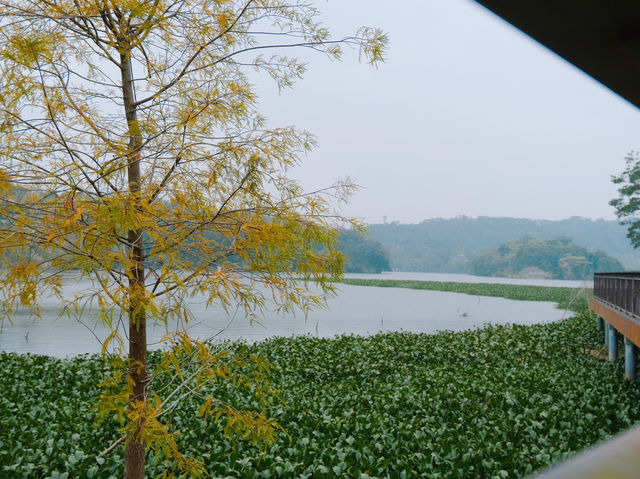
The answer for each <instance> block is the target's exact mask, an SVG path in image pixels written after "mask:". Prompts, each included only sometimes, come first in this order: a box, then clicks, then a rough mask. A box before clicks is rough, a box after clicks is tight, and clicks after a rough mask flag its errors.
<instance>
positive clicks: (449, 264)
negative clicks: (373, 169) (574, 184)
mask: <svg viewBox="0 0 640 479" xmlns="http://www.w3.org/2000/svg"><path fill="white" fill-rule="evenodd" d="M367 229H368V231H369V235H370V237H371V239H373V240H376V241H379V242H380V243H382V245H383V246H384V248H385V249H386V250H387V252H388V253H389V261H390V262H391V267H392V268H393V270H394V271H430V272H447V273H468V272H469V271H470V262H471V260H472V259H473V258H474V257H476V256H478V255H479V254H482V253H483V252H485V251H486V250H488V249H491V248H498V247H499V246H500V245H502V244H504V243H508V242H510V241H515V240H518V239H521V238H522V237H523V236H531V237H547V238H555V237H558V236H568V237H571V238H572V239H573V241H575V242H576V243H577V244H578V245H580V246H582V247H585V248H587V249H590V250H603V251H605V252H606V253H607V254H609V255H611V256H613V257H615V258H617V259H619V260H621V261H622V262H623V264H624V265H625V267H626V268H627V269H633V268H640V258H638V255H637V253H636V252H635V251H634V250H633V248H632V247H631V245H630V244H629V240H628V239H627V238H626V236H625V235H626V230H625V228H624V227H623V226H621V225H620V224H618V222H617V221H605V220H602V219H600V220H590V219H587V218H579V217H573V218H569V219H566V220H562V221H548V220H532V219H524V218H488V217H482V216H481V217H479V218H469V217H466V216H461V217H458V218H451V219H443V218H434V219H429V220H425V221H423V222H421V223H419V224H399V223H395V222H394V223H390V224H374V225H369V226H368V227H367Z"/></svg>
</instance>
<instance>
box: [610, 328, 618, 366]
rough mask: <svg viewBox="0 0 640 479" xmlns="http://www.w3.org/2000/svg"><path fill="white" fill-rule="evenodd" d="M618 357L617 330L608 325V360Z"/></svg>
mask: <svg viewBox="0 0 640 479" xmlns="http://www.w3.org/2000/svg"><path fill="white" fill-rule="evenodd" d="M617 357H618V331H616V328H614V327H613V326H611V325H609V361H615V359H616V358H617Z"/></svg>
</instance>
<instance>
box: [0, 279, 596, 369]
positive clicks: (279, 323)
mask: <svg viewBox="0 0 640 479" xmlns="http://www.w3.org/2000/svg"><path fill="white" fill-rule="evenodd" d="M349 276H350V277H373V278H385V279H423V280H425V281H460V282H471V281H474V280H473V279H469V278H477V277H472V276H466V275H449V274H442V275H441V274H432V273H390V274H383V275H349ZM479 279H481V280H483V281H482V282H489V280H496V281H492V282H504V281H507V282H509V283H511V284H531V283H520V282H518V283H512V282H513V281H525V280H510V279H507V280H503V281H497V280H498V278H479ZM572 283H573V282H572ZM535 284H540V281H537V282H535ZM544 285H545V286H574V287H580V286H584V284H583V283H582V282H576V284H567V282H566V281H559V282H556V281H552V282H550V281H549V280H544ZM80 286H81V285H70V286H69V290H68V291H69V294H73V291H74V290H75V289H78V288H79V287H80ZM339 290H340V292H339V294H338V296H336V297H334V298H332V299H330V300H329V302H328V308H327V309H325V310H317V311H313V312H312V313H311V314H310V315H309V317H308V318H305V317H304V316H303V315H302V314H300V315H284V316H283V315H281V314H280V315H278V314H275V313H271V314H266V315H265V316H264V317H263V318H261V320H260V322H261V324H256V323H255V322H254V323H253V325H252V324H251V323H250V322H249V320H247V319H246V318H244V316H243V315H241V314H236V315H233V314H227V313H225V312H224V310H222V309H221V308H210V309H208V310H206V309H205V308H204V305H203V304H201V303H200V302H199V301H198V298H195V299H194V301H193V303H192V309H193V312H194V315H195V317H196V318H198V322H197V323H192V324H190V325H189V333H190V334H191V335H192V336H197V337H199V338H200V339H207V338H214V339H215V340H223V339H224V340H227V339H231V340H239V339H242V340H247V341H258V340H261V339H265V338H267V337H271V336H291V335H304V334H308V335H313V336H319V337H332V336H335V335H338V334H358V335H369V334H375V333H377V332H380V331H401V330H403V331H411V332H416V333H433V332H436V331H439V330H445V329H448V330H454V331H460V330H464V329H469V328H473V327H477V326H481V325H483V324H485V323H492V324H505V323H517V324H533V323H545V322H550V321H557V320H559V319H562V318H564V317H567V315H569V314H571V313H570V312H567V311H563V310H558V309H556V308H555V304H553V303H547V302H532V301H512V300H507V299H502V298H489V297H480V296H469V295H465V294H457V293H445V292H439V291H419V290H410V289H401V288H375V287H362V286H349V285H340V286H339ZM43 311H44V312H43V319H42V320H38V321H33V320H31V319H29V318H28V317H27V316H25V315H16V316H15V317H14V318H13V324H4V325H3V327H2V330H0V350H2V351H14V352H19V353H26V352H31V353H35V354H46V355H51V356H57V357H66V356H73V355H77V354H82V353H95V352H99V351H100V348H101V341H102V340H104V339H105V338H106V336H107V334H108V331H107V330H106V328H104V327H103V326H102V325H101V324H99V322H98V321H97V319H96V318H95V316H93V315H92V314H91V313H90V312H88V313H87V314H86V315H85V317H84V319H83V322H82V323H80V322H78V321H75V320H70V319H68V318H66V317H62V318H59V319H57V316H58V313H59V310H57V309H56V305H55V303H54V302H53V301H51V302H50V303H48V304H47V302H46V301H45V302H44V304H43ZM181 327H184V325H182V324H180V325H176V324H173V325H170V327H169V328H167V327H165V326H156V327H153V326H151V327H149V330H148V335H149V342H150V343H156V344H157V341H159V339H160V338H161V337H162V336H164V335H165V334H166V333H167V332H169V331H171V330H176V329H177V328H181Z"/></svg>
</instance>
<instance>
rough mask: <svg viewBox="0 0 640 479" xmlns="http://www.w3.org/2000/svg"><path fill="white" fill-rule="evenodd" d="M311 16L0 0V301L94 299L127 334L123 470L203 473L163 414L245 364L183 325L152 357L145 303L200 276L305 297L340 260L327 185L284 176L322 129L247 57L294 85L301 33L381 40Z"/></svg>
mask: <svg viewBox="0 0 640 479" xmlns="http://www.w3.org/2000/svg"><path fill="white" fill-rule="evenodd" d="M317 15H318V11H317V10H316V9H315V8H314V7H313V6H312V5H311V4H307V3H303V2H298V1H293V2H288V1H284V0H242V1H241V0H237V1H234V0H0V25H1V28H0V38H1V40H2V41H1V45H0V114H1V118H0V122H1V123H0V135H1V137H2V143H1V144H0V161H1V163H0V165H1V166H0V167H1V169H0V189H1V190H2V193H3V195H2V199H1V200H0V201H1V203H0V215H1V217H2V220H1V223H0V228H1V229H2V231H0V254H1V255H2V262H3V263H2V266H3V269H2V271H1V274H2V277H1V280H0V281H1V283H0V284H1V290H0V292H1V295H2V297H1V300H2V312H3V314H4V317H10V316H11V314H12V313H13V311H14V310H15V309H16V308H17V307H28V308H31V310H32V311H33V313H34V314H35V315H38V314H39V309H38V301H39V299H40V298H41V297H42V296H43V295H51V294H53V295H56V296H57V297H58V298H59V300H60V302H61V304H62V305H63V306H64V308H65V311H68V312H74V313H76V314H77V315H78V316H80V315H81V314H82V311H84V308H85V307H87V306H90V307H94V308H97V309H98V310H99V316H100V318H101V320H102V322H103V323H104V324H106V325H108V326H109V327H110V328H111V330H112V334H111V335H110V336H109V337H108V338H107V340H106V341H105V343H104V345H103V351H108V350H109V347H110V345H113V344H118V343H119V342H122V343H124V342H126V343H127V345H128V360H127V362H126V367H125V371H126V376H127V377H128V381H127V388H128V389H127V392H126V393H125V396H126V398H127V400H126V401H124V403H125V404H126V408H127V410H126V421H125V425H124V427H123V436H122V438H121V439H122V440H124V441H125V442H126V447H125V472H124V475H125V477H126V478H140V477H143V476H144V467H145V451H146V449H147V448H152V449H154V450H155V451H156V452H157V453H158V454H165V455H168V456H171V457H173V458H174V459H175V460H176V461H177V463H178V465H179V467H180V469H181V470H182V472H183V473H186V474H188V475H194V474H198V473H201V472H202V465H201V464H200V463H198V462H197V461H193V460H187V459H186V458H183V457H182V456H181V455H180V454H179V452H178V451H177V448H176V446H175V439H174V437H173V435H172V432H171V431H169V430H168V428H167V427H166V426H165V425H163V424H162V423H161V422H160V415H162V414H165V413H167V412H168V409H170V405H171V404H174V402H172V401H174V400H175V399H176V398H179V397H181V395H182V394H183V392H184V391H185V390H186V389H188V387H191V388H192V389H194V388H195V389H197V390H203V391H204V390H206V385H207V384H208V382H209V381H212V380H215V379H217V378H221V377H228V378H231V379H233V380H234V381H236V382H240V383H242V380H238V375H237V373H235V372H233V371H231V368H232V366H233V364H234V363H233V362H232V361H231V362H225V360H224V358H223V356H221V355H214V354H213V353H212V352H211V351H210V350H209V349H208V348H207V347H206V346H205V345H204V344H201V343H198V342H196V341H194V340H192V339H190V338H188V336H187V335H186V334H185V333H184V332H176V333H175V334H174V335H173V336H171V337H168V338H167V340H168V341H169V342H171V343H172V344H173V345H174V347H173V349H172V352H171V353H170V354H169V355H168V356H167V357H166V359H165V360H163V361H162V362H161V363H160V364H159V365H158V367H157V368H155V369H154V370H150V369H149V365H148V364H147V348H148V344H147V338H146V329H147V323H148V322H149V321H155V322H159V323H164V324H171V322H172V321H176V320H183V319H184V320H186V321H187V322H188V321H189V320H190V319H192V318H191V315H190V312H189V306H188V299H189V297H190V296H191V295H193V294H196V293H197V294H203V295H205V296H206V301H207V303H208V304H213V303H221V304H223V305H226V306H229V305H231V304H232V303H234V302H237V303H238V304H240V305H241V306H242V307H243V308H244V310H245V312H246V313H247V314H248V315H251V314H255V313H256V312H257V311H259V310H260V309H261V308H263V307H265V305H266V304H267V298H271V297H272V298H273V301H275V305H276V307H278V308H282V309H285V310H290V309H292V308H294V307H296V306H299V307H301V308H302V309H304V310H306V309H307V308H309V307H310V306H313V305H316V304H318V303H319V302H320V301H321V298H322V296H323V295H324V294H327V293H330V292H332V290H333V289H332V281H333V280H335V279H337V278H338V277H339V276H340V274H341V271H342V264H343V260H342V257H341V255H340V254H339V253H338V252H337V251H336V249H335V241H336V235H337V233H336V230H335V229H334V227H335V224H336V221H334V219H339V217H338V216H336V214H335V213H334V212H333V211H332V209H331V208H330V205H329V202H328V201H327V198H326V196H325V195H324V194H323V193H322V192H321V193H316V194H305V193H304V192H303V191H302V190H301V188H300V187H299V185H298V184H296V183H295V182H294V181H292V180H291V179H289V178H288V177H287V176H286V171H287V169H288V168H290V167H291V166H293V165H295V164H297V163H298V161H299V159H300V158H301V155H303V154H304V153H305V152H306V151H307V150H309V149H310V148H311V147H312V146H313V143H314V139H313V137H311V136H310V135H308V134H306V133H300V132H298V131H296V130H295V129H293V128H278V129H269V128H267V126H266V124H265V120H264V119H263V118H262V117H261V116H260V115H259V113H258V111H257V109H256V106H257V104H256V95H255V93H254V91H253V89H252V85H251V83H250V81H249V78H248V76H247V75H248V71H250V70H254V69H255V70H258V71H262V72H266V73H267V74H268V75H270V76H271V77H272V78H273V79H274V80H275V81H276V83H277V84H278V85H279V86H280V87H281V88H282V87H289V86H291V85H293V83H294V81H295V80H296V79H298V78H300V77H301V76H302V74H303V72H304V65H302V64H301V63H299V62H298V61H296V60H295V59H294V58H291V57H288V56H286V51H287V50H289V49H292V48H309V49H313V50H318V51H320V52H322V53H324V54H326V55H328V56H330V57H332V58H339V57H340V56H341V53H342V51H341V48H342V47H343V46H345V45H347V46H355V47H357V48H359V49H360V51H361V54H362V55H364V57H366V59H367V60H368V61H369V62H371V63H374V64H375V63H376V62H378V61H380V60H381V59H382V56H383V53H384V48H385V43H386V38H385V35H384V34H383V33H382V32H380V31H379V30H374V29H370V28H362V29H360V30H359V31H358V32H357V34H356V35H355V36H352V37H346V38H340V39H337V40H336V39H332V37H331V36H330V35H329V32H328V30H327V29H326V28H325V27H324V26H322V25H321V24H320V23H319V22H318V21H317ZM269 52H271V53H269ZM263 54H265V56H263ZM266 55H268V56H266ZM351 190H352V185H351V184H349V183H341V184H338V185H335V186H334V188H333V189H332V190H330V191H329V190H327V191H326V192H325V193H330V194H332V195H338V196H340V197H344V196H348V195H349V194H350V192H351ZM318 245H321V248H320V249H318ZM69 272H72V273H73V275H74V276H75V277H76V278H78V279H90V280H91V284H92V286H91V287H90V288H88V289H87V290H86V291H84V293H83V294H80V295H77V296H76V297H75V298H73V299H70V298H68V297H65V296H63V294H62V293H63V291H62V286H63V279H64V275H65V274H69ZM292 273H294V274H295V277H297V278H302V280H304V281H308V280H313V282H314V284H317V285H318V286H319V288H320V289H319V291H318V290H315V289H311V288H307V287H306V286H305V285H306V282H305V283H298V282H295V281H293V280H292V278H293V275H292ZM123 319H124V321H123ZM123 322H126V324H127V328H126V330H125V331H122V329H121V328H120V325H121V324H122V323H123ZM123 333H124V334H123ZM123 338H124V339H123ZM116 349H117V348H116ZM178 359H187V360H188V361H190V367H191V371H195V372H194V373H193V374H192V375H190V376H189V375H187V374H186V373H185V372H184V370H183V369H182V368H184V367H186V366H184V365H182V363H181V362H180V361H178ZM259 366H260V367H262V366H261V365H259ZM263 370H264V368H263V369H260V371H263ZM162 374H171V375H175V376H177V377H180V380H179V381H177V382H176V383H175V384H177V386H175V387H174V388H173V389H169V390H166V391H164V392H160V391H154V390H153V388H152V387H151V386H150V385H151V384H153V383H154V381H156V379H157V377H159V376H160V375H162ZM117 377H118V373H117V371H116V373H115V376H114V378H112V381H105V384H107V385H108V387H111V386H113V385H114V384H116V383H118V381H117ZM252 377H253V376H252ZM191 380H193V381H195V383H194V384H191V385H188V384H187V383H189V381H191ZM181 388H183V389H181ZM162 394H164V396H163V395H162ZM118 397H122V392H120V393H118V392H117V391H116V393H114V395H108V394H107V393H106V392H105V398H106V401H105V406H104V407H106V408H107V409H108V408H110V407H114V408H116V409H117V407H119V406H118V404H119V403H118V402H117V400H116V399H117V398H118ZM219 412H223V413H226V414H227V415H228V416H229V418H228V424H231V425H234V427H236V428H237V429H239V430H240V431H241V432H242V433H243V434H244V435H247V436H251V437H253V436H255V437H262V438H267V439H269V438H271V437H273V434H274V431H275V429H276V428H277V425H276V424H275V423H273V422H269V420H267V419H266V418H263V417H262V416H259V415H255V414H249V413H247V414H241V413H239V412H238V411H235V410H234V409H233V408H232V407H231V406H230V405H222V404H220V403H219V402H216V400H215V398H212V397H210V396H206V395H205V399H204V403H203V407H202V409H201V410H200V413H201V415H203V416H205V417H206V416H208V415H211V414H215V415H217V414H218V413H219Z"/></svg>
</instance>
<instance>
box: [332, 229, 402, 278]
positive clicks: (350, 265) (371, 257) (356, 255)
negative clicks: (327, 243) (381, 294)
mask: <svg viewBox="0 0 640 479" xmlns="http://www.w3.org/2000/svg"><path fill="white" fill-rule="evenodd" d="M338 249H339V250H340V252H341V253H342V254H344V255H345V256H346V258H345V260H346V262H345V271H347V273H382V272H383V271H391V265H390V263H389V258H388V256H387V252H386V250H385V249H384V247H383V246H382V245H381V244H380V243H379V242H378V241H375V240H372V239H371V238H370V237H368V236H367V235H366V234H364V233H359V232H357V231H354V230H346V229H345V230H341V231H340V240H339V243H338Z"/></svg>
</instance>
